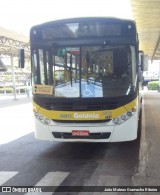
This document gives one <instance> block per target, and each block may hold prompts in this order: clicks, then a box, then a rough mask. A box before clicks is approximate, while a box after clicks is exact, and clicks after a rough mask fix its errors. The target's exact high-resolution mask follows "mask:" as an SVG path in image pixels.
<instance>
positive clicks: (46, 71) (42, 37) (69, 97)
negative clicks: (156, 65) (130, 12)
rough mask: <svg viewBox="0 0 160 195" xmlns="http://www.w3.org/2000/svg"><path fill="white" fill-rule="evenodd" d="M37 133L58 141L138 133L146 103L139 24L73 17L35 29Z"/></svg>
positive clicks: (117, 137) (121, 138)
mask: <svg viewBox="0 0 160 195" xmlns="http://www.w3.org/2000/svg"><path fill="white" fill-rule="evenodd" d="M30 46H31V66H32V92H33V112H34V117H35V137H36V138H37V139H41V140H50V141H58V142H123V141H131V140H135V139H136V138H137V132H138V120H139V111H140V107H141V105H140V103H141V95H140V86H141V76H140V75H141V74H140V68H141V67H140V65H139V42H138V34H137V31H136V24H135V22H134V21H132V20H126V19H118V18H105V17H104V18H102V17H88V18H72V19H62V20H57V21H52V22H47V23H44V24H41V25H36V26H33V27H32V28H31V30H30Z"/></svg>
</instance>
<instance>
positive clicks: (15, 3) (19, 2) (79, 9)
mask: <svg viewBox="0 0 160 195" xmlns="http://www.w3.org/2000/svg"><path fill="white" fill-rule="evenodd" d="M0 5H1V11H0V27H4V28H7V29H10V30H13V31H16V32H18V33H22V34H26V35H29V31H30V28H31V27H32V26H33V25H36V24H41V23H44V22H48V21H53V20H57V19H63V18H73V17H85V16H91V17H92V16H99V17H100V16H104V17H108V16H110V17H119V18H128V19H132V12H131V5H130V0H0Z"/></svg>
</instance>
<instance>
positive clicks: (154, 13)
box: [131, 0, 160, 60]
mask: <svg viewBox="0 0 160 195" xmlns="http://www.w3.org/2000/svg"><path fill="white" fill-rule="evenodd" d="M131 5H132V13H133V18H134V20H135V21H136V24H137V30H138V34H139V42H140V49H141V50H143V51H144V53H145V54H146V55H148V56H149V58H150V59H151V60H160V17H159V14H160V1H159V0H131Z"/></svg>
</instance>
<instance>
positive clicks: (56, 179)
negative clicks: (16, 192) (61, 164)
mask: <svg viewBox="0 0 160 195" xmlns="http://www.w3.org/2000/svg"><path fill="white" fill-rule="evenodd" d="M68 175H69V172H60V171H56V172H48V173H47V174H46V175H45V176H44V177H42V179H41V180H40V181H39V182H38V183H36V185H35V186H59V185H60V184H61V183H62V182H63V180H64V179H65V178H66V177H67V176H68ZM32 194H38V193H35V192H33V193H26V194H25V195H32ZM44 194H46V195H51V194H53V192H43V195H44Z"/></svg>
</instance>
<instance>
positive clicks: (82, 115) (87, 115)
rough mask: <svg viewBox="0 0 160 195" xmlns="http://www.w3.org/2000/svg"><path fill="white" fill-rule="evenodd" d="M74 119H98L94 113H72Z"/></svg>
mask: <svg viewBox="0 0 160 195" xmlns="http://www.w3.org/2000/svg"><path fill="white" fill-rule="evenodd" d="M74 118H99V114H96V113H77V112H76V113H74Z"/></svg>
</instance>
